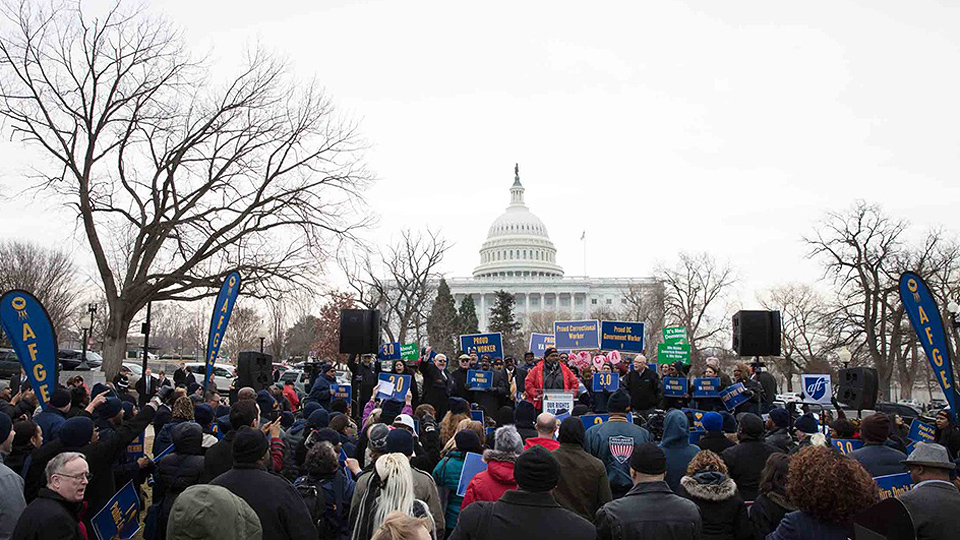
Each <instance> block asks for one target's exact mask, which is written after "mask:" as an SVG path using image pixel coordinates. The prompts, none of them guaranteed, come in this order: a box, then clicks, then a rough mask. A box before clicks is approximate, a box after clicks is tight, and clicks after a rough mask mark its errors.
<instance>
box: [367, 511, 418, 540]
mask: <svg viewBox="0 0 960 540" xmlns="http://www.w3.org/2000/svg"><path fill="white" fill-rule="evenodd" d="M373 540H430V522H429V521H427V520H425V519H423V518H414V517H410V516H408V515H406V514H403V513H401V512H393V513H392V514H390V515H389V516H387V519H385V520H384V522H383V525H380V528H379V529H377V533H376V534H374V535H373Z"/></svg>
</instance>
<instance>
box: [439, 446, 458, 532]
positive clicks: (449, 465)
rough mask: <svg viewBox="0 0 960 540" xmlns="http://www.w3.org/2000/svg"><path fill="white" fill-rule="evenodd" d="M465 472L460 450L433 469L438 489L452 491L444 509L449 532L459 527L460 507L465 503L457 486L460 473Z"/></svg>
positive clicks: (451, 453) (448, 455) (452, 452)
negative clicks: (458, 492) (458, 493)
mask: <svg viewBox="0 0 960 540" xmlns="http://www.w3.org/2000/svg"><path fill="white" fill-rule="evenodd" d="M462 472H463V453H461V452H460V451H459V450H452V451H450V453H449V454H447V457H445V458H443V460H442V461H441V462H440V463H437V466H436V468H434V469H433V480H434V481H435V482H436V483H437V489H438V490H440V489H443V488H447V489H448V490H450V492H449V495H447V507H446V508H444V517H445V520H446V527H447V530H448V531H452V530H453V529H454V528H455V527H456V526H457V520H458V519H459V518H460V505H461V504H462V503H463V497H461V496H459V495H457V486H458V485H459V483H460V473H462Z"/></svg>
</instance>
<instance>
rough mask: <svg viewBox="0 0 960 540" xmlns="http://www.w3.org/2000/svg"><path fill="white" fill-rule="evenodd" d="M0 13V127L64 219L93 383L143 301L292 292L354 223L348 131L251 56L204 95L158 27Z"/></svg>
mask: <svg viewBox="0 0 960 540" xmlns="http://www.w3.org/2000/svg"><path fill="white" fill-rule="evenodd" d="M46 6H47V5H46V4H44V5H40V4H39V3H33V2H26V1H24V2H21V3H20V4H19V5H12V6H11V5H8V6H7V7H6V8H5V9H4V15H5V18H4V19H5V20H6V22H7V24H6V26H5V27H3V29H2V36H0V116H2V117H3V118H5V119H6V120H7V125H8V126H9V127H10V129H11V131H12V134H13V136H15V137H17V138H19V139H20V140H21V141H23V142H24V143H26V144H28V145H30V146H33V147H35V148H38V149H40V150H41V152H42V153H43V154H44V155H45V156H46V157H47V158H49V159H48V162H47V163H46V164H43V165H40V166H38V167H37V169H36V171H35V174H34V175H33V180H34V184H33V187H35V188H37V189H42V190H45V191H48V192H50V193H54V194H56V195H58V196H59V197H61V199H62V200H63V201H64V203H65V204H66V205H67V206H68V207H69V208H71V209H72V210H73V211H74V212H76V215H77V218H78V221H79V223H80V226H81V227H82V229H83V232H84V234H85V236H86V239H87V241H88V243H89V245H90V249H91V251H92V255H93V258H94V261H95V263H96V268H97V272H98V274H99V278H100V281H101V282H102V286H103V291H104V293H105V296H106V299H107V304H108V306H109V317H108V320H107V325H106V333H105V334H106V343H105V347H104V357H105V370H106V371H107V375H108V377H110V376H112V375H113V374H114V373H116V371H117V370H118V368H119V363H120V359H121V357H122V356H123V353H124V348H125V344H126V336H127V331H128V328H129V325H130V322H131V320H132V319H133V317H134V315H135V314H136V313H137V312H138V311H139V310H140V309H141V308H142V307H143V306H144V305H145V304H146V303H147V302H148V301H151V300H154V301H156V300H193V299H197V298H203V297H206V296H210V295H215V294H216V293H217V288H218V287H219V285H220V283H221V282H222V280H223V278H224V277H225V276H226V275H227V274H228V273H229V272H230V271H232V270H239V271H240V273H241V275H242V276H243V279H244V285H243V291H244V295H246V296H251V295H254V296H259V297H266V296H269V295H271V294H272V293H276V292H277V290H278V289H282V288H283V287H285V286H290V285H291V284H299V285H301V286H302V285H304V282H305V281H307V280H308V276H309V274H307V272H306V271H307V269H311V268H314V267H315V266H316V262H317V261H318V260H320V261H323V260H324V259H325V257H326V256H327V253H328V249H326V247H327V246H328V245H329V243H330V241H331V240H340V239H343V238H344V237H349V236H350V235H351V232H352V231H353V230H354V229H355V228H356V227H358V226H362V225H364V224H365V223H366V222H367V218H366V217H365V216H366V215H367V214H366V212H363V211H362V210H361V209H360V208H358V205H359V204H360V203H361V202H362V198H361V196H360V191H361V189H362V188H363V186H364V185H365V184H366V182H367V180H368V178H369V175H368V174H367V173H366V171H365V170H364V168H363V166H362V164H361V162H360V151H361V150H362V148H361V146H360V141H359V139H358V135H357V131H356V128H355V126H353V125H351V124H348V123H345V122H343V121H341V120H340V119H338V117H337V116H336V115H335V114H334V111H333V107H332V104H331V102H330V100H329V99H328V98H327V97H325V96H324V95H323V94H322V92H321V90H320V89H319V88H318V86H317V85H316V84H313V83H307V84H298V83H297V81H294V80H292V78H291V77H290V76H289V75H288V70H287V68H286V66H285V65H284V63H283V62H280V61H277V60H275V59H273V58H271V57H269V56H268V55H266V54H264V53H263V52H262V51H253V52H251V53H249V54H248V55H247V59H246V64H245V67H244V68H243V69H242V70H241V73H240V74H239V75H238V76H236V77H235V78H234V79H233V80H230V81H227V84H225V85H223V86H220V85H216V84H211V83H210V82H208V73H207V71H206V69H205V67H204V65H203V64H202V63H199V62H196V61H193V60H191V59H190V58H189V57H188V55H187V52H186V51H185V49H184V46H183V40H182V37H181V35H180V33H179V32H178V31H177V30H176V29H174V28H172V27H171V26H170V24H168V23H167V22H165V21H162V20H157V19H156V18H152V17H148V16H147V15H146V14H145V13H144V12H142V11H136V10H129V9H126V8H125V7H124V6H123V5H117V6H115V7H114V8H113V9H111V10H110V11H109V12H108V13H107V14H106V15H104V16H103V17H102V18H94V19H90V18H88V17H86V16H85V14H84V13H83V8H82V6H81V4H80V3H79V2H78V3H60V2H56V1H54V2H53V4H52V5H50V7H46Z"/></svg>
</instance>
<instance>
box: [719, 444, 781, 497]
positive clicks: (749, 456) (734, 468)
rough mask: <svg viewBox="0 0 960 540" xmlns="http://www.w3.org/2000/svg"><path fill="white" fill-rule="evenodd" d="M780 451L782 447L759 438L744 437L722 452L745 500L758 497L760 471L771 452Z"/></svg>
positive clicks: (731, 476) (724, 460)
mask: <svg viewBox="0 0 960 540" xmlns="http://www.w3.org/2000/svg"><path fill="white" fill-rule="evenodd" d="M777 452H780V449H779V448H777V447H776V446H773V445H771V444H767V443H766V442H764V441H761V440H759V439H753V438H748V437H743V439H742V440H741V441H740V444H737V445H735V446H731V447H730V448H727V449H726V450H724V451H723V453H722V454H720V457H722V458H723V462H724V463H725V464H726V465H727V470H728V471H729V473H730V478H732V479H733V481H734V482H736V483H737V489H738V490H739V491H740V496H741V497H743V500H745V501H752V500H754V499H755V498H756V497H757V490H758V489H759V488H760V473H762V472H763V468H764V467H765V466H766V464H767V458H768V457H770V454H775V453H777Z"/></svg>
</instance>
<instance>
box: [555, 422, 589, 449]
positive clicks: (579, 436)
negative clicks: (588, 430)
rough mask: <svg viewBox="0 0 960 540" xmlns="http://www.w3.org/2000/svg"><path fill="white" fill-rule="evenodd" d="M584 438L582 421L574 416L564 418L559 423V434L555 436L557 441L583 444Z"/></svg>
mask: <svg viewBox="0 0 960 540" xmlns="http://www.w3.org/2000/svg"><path fill="white" fill-rule="evenodd" d="M585 438H586V436H585V430H584V428H583V422H582V421H581V420H580V419H579V418H577V417H576V416H571V417H570V418H565V419H564V420H563V422H562V423H561V424H560V434H559V435H558V436H557V441H559V442H561V443H575V444H579V445H580V446H583V441H584V439H585Z"/></svg>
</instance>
